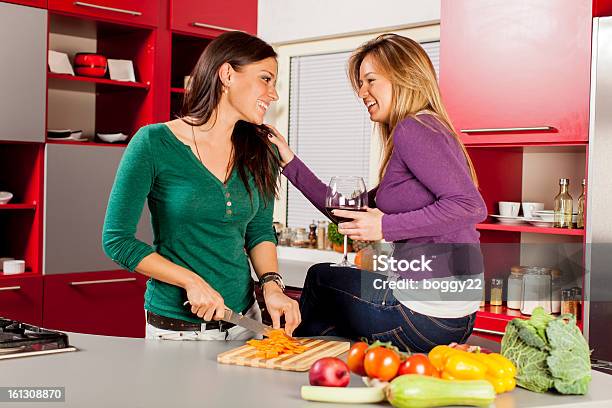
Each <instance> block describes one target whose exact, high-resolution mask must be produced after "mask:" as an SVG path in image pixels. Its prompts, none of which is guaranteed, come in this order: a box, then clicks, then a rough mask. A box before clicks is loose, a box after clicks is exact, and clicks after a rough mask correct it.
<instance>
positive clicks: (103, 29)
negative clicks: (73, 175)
mask: <svg viewBox="0 0 612 408" xmlns="http://www.w3.org/2000/svg"><path fill="white" fill-rule="evenodd" d="M156 38H157V36H156V33H155V31H154V30H151V29H146V28H140V27H136V26H128V25H123V24H117V23H111V22H106V21H98V20H94V19H82V18H78V17H75V16H69V15H61V14H56V13H51V14H50V15H49V41H48V43H49V45H48V48H49V50H53V51H58V52H63V53H66V54H67V55H68V59H69V60H70V62H71V63H73V61H74V57H75V55H76V54H77V53H83V52H84V53H96V54H100V55H103V56H105V57H106V58H109V59H122V60H129V61H132V63H133V67H134V75H135V78H136V82H129V81H116V80H112V79H109V78H94V77H87V76H81V75H75V76H72V75H66V74H56V73H52V72H47V129H79V130H81V131H82V132H83V134H84V135H95V134H96V133H123V134H126V135H129V136H131V135H133V134H135V133H136V131H138V129H140V128H141V127H142V126H145V125H147V124H150V123H153V122H155V120H154V103H153V100H154V95H153V94H154V92H148V91H149V90H150V89H151V88H153V87H154V85H155V84H154V67H153V65H154V56H155V53H153V52H152V51H151V50H154V49H155V45H156ZM73 65H74V64H73ZM90 139H91V142H76V141H74V142H73V141H70V140H62V141H59V140H57V141H55V140H54V141H51V140H50V139H47V142H49V143H61V144H79V145H81V144H85V143H86V144H88V145H92V143H100V144H102V145H104V146H106V144H104V143H103V142H101V141H100V140H97V139H95V138H94V137H93V136H92V137H91V138H90ZM110 145H111V144H109V146H110Z"/></svg>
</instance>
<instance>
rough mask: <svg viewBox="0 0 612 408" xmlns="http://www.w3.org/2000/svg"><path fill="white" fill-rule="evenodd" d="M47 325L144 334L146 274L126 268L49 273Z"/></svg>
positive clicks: (78, 330)
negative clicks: (106, 270) (58, 273)
mask: <svg viewBox="0 0 612 408" xmlns="http://www.w3.org/2000/svg"><path fill="white" fill-rule="evenodd" d="M44 279H45V288H44V308H43V310H44V320H43V322H44V326H45V327H47V328H49V329H55V330H65V331H74V332H78V333H88V334H101V335H106V336H124V337H144V334H145V314H144V313H145V312H144V292H145V287H146V277H144V276H142V275H140V274H137V273H131V272H126V271H111V272H100V273H75V274H63V275H53V276H45V277H44Z"/></svg>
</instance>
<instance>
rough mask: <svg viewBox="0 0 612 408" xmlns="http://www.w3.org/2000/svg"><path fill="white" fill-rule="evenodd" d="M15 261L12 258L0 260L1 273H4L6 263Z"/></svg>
mask: <svg viewBox="0 0 612 408" xmlns="http://www.w3.org/2000/svg"><path fill="white" fill-rule="evenodd" d="M14 260H15V258H10V257H4V258H0V272H2V270H3V268H4V261H14Z"/></svg>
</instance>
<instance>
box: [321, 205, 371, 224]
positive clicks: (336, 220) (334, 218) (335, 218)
mask: <svg viewBox="0 0 612 408" xmlns="http://www.w3.org/2000/svg"><path fill="white" fill-rule="evenodd" d="M332 210H345V211H358V212H366V211H367V210H366V209H365V208H363V207H362V208H354V207H343V206H339V207H325V211H327V216H328V217H329V218H330V219H331V220H332V221H333V222H334V223H335V224H339V223H341V222H349V221H353V219H352V218H345V217H338V216H335V215H334V214H332Z"/></svg>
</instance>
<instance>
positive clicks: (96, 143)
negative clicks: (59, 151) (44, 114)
mask: <svg viewBox="0 0 612 408" xmlns="http://www.w3.org/2000/svg"><path fill="white" fill-rule="evenodd" d="M47 143H48V144H63V145H77V146H104V147H125V146H127V143H125V142H122V143H101V142H79V141H77V140H53V139H47Z"/></svg>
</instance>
